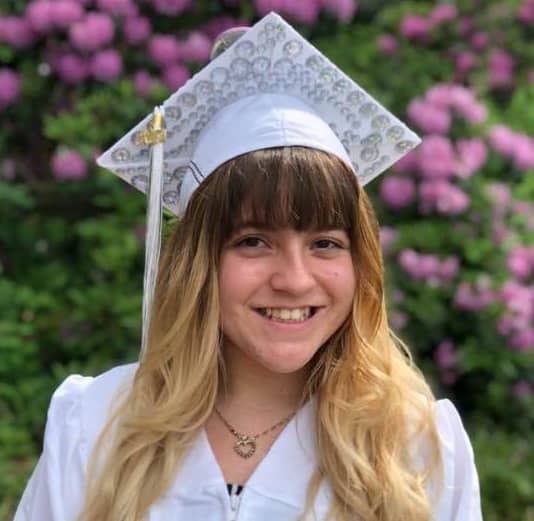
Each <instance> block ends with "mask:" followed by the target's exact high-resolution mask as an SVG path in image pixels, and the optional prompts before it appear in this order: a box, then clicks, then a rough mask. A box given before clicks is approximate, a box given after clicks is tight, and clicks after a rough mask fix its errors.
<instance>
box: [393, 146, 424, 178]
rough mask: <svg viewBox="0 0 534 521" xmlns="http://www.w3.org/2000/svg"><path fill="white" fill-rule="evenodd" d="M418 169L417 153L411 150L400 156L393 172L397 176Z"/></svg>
mask: <svg viewBox="0 0 534 521" xmlns="http://www.w3.org/2000/svg"><path fill="white" fill-rule="evenodd" d="M418 167H419V159H418V157H417V152H416V151H414V150H412V151H410V152H408V153H407V154H406V155H405V156H402V157H401V158H400V159H399V160H398V161H397V162H396V163H395V164H394V165H393V170H394V171H395V172H397V173H398V174H405V173H413V172H417V168H418Z"/></svg>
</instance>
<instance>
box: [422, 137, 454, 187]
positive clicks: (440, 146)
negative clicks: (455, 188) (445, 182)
mask: <svg viewBox="0 0 534 521" xmlns="http://www.w3.org/2000/svg"><path fill="white" fill-rule="evenodd" d="M419 168H420V172H421V175H422V176H423V177H426V178H432V179H437V178H439V179H447V178H449V177H452V176H453V175H454V173H455V172H456V168H457V167H456V157H455V153H454V148H453V146H452V143H451V142H450V140H449V139H448V138H446V137H444V136H437V135H430V136H426V137H425V138H424V139H423V142H422V143H421V145H420V147H419Z"/></svg>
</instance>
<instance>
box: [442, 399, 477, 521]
mask: <svg viewBox="0 0 534 521" xmlns="http://www.w3.org/2000/svg"><path fill="white" fill-rule="evenodd" d="M434 418H435V422H436V428H437V431H438V436H439V443H440V452H441V459H442V462H443V482H442V484H441V485H442V486H441V487H439V489H440V492H441V493H440V494H438V497H439V501H438V502H437V503H436V504H435V505H436V507H435V508H436V510H435V519H436V520H437V521H441V520H455V521H481V519H482V514H481V506H480V489H479V482H478V474H477V470H476V466H475V460H474V454H473V449H472V447H471V442H470V440H469V436H468V435H467V432H466V430H465V428H464V425H463V422H462V419H461V417H460V414H459V413H458V411H457V409H456V407H455V406H454V404H453V403H452V402H451V401H450V400H446V399H445V400H438V401H436V402H435V404H434Z"/></svg>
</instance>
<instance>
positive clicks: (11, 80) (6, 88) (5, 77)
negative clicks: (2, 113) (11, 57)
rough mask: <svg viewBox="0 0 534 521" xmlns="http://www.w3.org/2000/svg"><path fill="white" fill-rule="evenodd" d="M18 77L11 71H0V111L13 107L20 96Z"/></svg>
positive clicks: (4, 69)
mask: <svg viewBox="0 0 534 521" xmlns="http://www.w3.org/2000/svg"><path fill="white" fill-rule="evenodd" d="M20 84H21V81H20V76H19V75H18V74H17V73H16V72H15V71H13V70H11V69H7V68H5V67H4V68H1V69H0V110H2V109H4V108H5V107H8V106H9V105H13V103H15V102H16V101H17V99H18V97H19V96H20Z"/></svg>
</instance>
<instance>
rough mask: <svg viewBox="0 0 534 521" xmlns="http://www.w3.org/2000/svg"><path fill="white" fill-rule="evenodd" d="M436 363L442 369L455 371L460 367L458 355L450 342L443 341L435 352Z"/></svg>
mask: <svg viewBox="0 0 534 521" xmlns="http://www.w3.org/2000/svg"><path fill="white" fill-rule="evenodd" d="M434 361H435V362H436V365H437V366H438V367H439V368H440V369H441V370H443V369H453V368H455V367H456V366H457V365H458V354H457V353H456V349H455V347H454V344H453V343H452V342H451V341H450V340H443V341H442V342H440V343H439V345H438V346H437V347H436V350H435V351H434Z"/></svg>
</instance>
